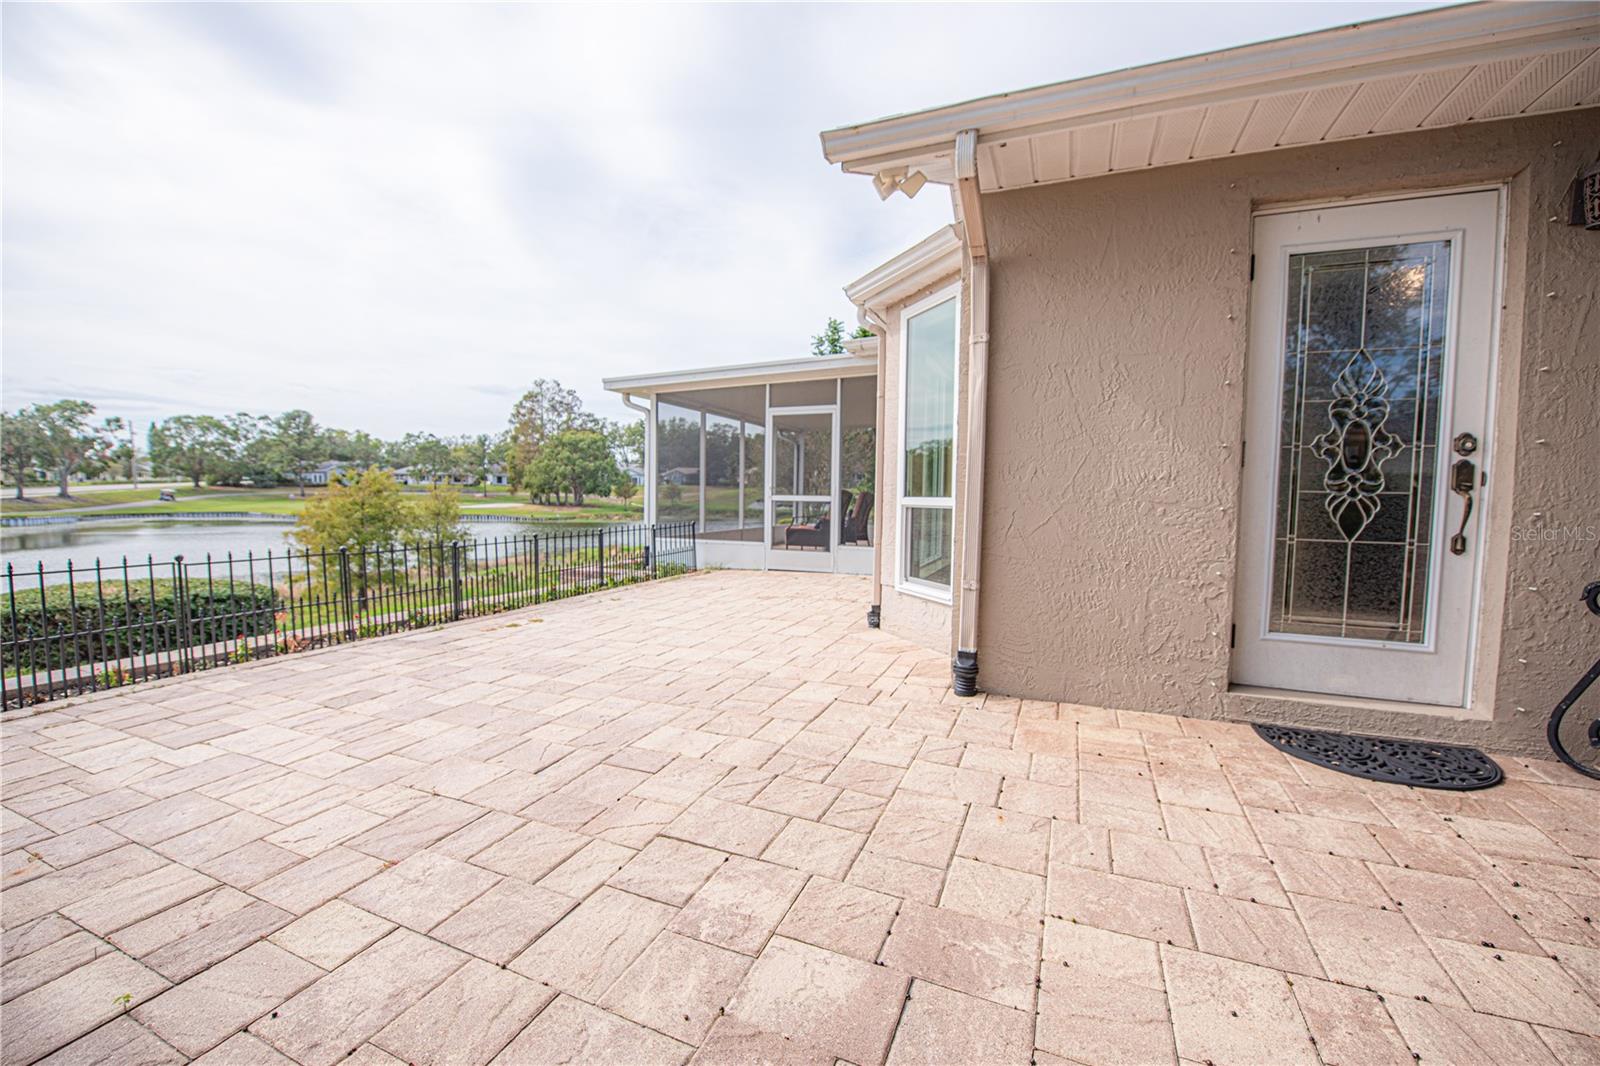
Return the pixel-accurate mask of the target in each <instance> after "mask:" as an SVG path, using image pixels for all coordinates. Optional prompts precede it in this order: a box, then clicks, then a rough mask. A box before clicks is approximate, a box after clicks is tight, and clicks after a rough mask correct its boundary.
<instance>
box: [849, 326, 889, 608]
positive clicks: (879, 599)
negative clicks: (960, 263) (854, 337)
mask: <svg viewBox="0 0 1600 1066" xmlns="http://www.w3.org/2000/svg"><path fill="white" fill-rule="evenodd" d="M856 321H858V322H860V323H861V324H862V325H863V326H865V327H867V328H868V329H870V330H873V331H874V332H875V333H877V335H878V421H877V426H878V430H879V431H878V433H877V434H876V436H877V438H878V440H877V449H876V451H877V455H876V457H875V458H874V460H873V462H874V463H876V464H877V465H876V466H875V467H874V468H873V474H872V483H873V485H875V486H876V487H877V489H878V497H879V499H880V500H881V499H882V498H883V432H882V430H883V404H884V392H883V378H884V373H885V371H886V370H887V367H886V366H885V363H886V362H887V355H886V349H887V345H888V341H889V326H888V324H887V323H886V322H884V320H883V319H882V318H880V317H879V316H878V315H875V314H873V313H872V312H871V311H869V310H867V309H866V308H865V307H863V308H861V309H860V310H859V311H858V312H857V314H856ZM882 619H883V507H882V506H880V505H879V504H877V503H874V504H873V507H872V605H871V606H869V607H868V608H867V628H868V629H877V628H878V626H879V625H880V624H881V622H882Z"/></svg>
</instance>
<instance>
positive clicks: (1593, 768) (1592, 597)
mask: <svg viewBox="0 0 1600 1066" xmlns="http://www.w3.org/2000/svg"><path fill="white" fill-rule="evenodd" d="M1582 599H1583V602H1584V605H1585V606H1586V607H1588V608H1589V612H1590V613H1591V614H1600V581H1591V582H1590V583H1589V584H1588V586H1587V587H1586V588H1584V590H1583V596H1582ZM1597 680H1600V659H1596V660H1595V661H1594V665H1592V666H1590V667H1589V672H1588V673H1586V674H1584V675H1583V676H1582V677H1580V678H1578V683H1577V684H1576V685H1573V686H1572V690H1571V691H1570V692H1568V693H1567V694H1566V695H1565V696H1563V697H1562V698H1561V702H1560V703H1558V704H1556V709H1555V710H1553V711H1551V712H1550V722H1549V724H1548V725H1546V726H1545V732H1544V735H1545V739H1546V740H1547V741H1549V742H1550V747H1551V748H1552V749H1554V750H1555V753H1556V756H1557V757H1558V758H1560V760H1561V761H1562V762H1564V763H1566V764H1567V765H1568V766H1570V767H1572V768H1573V769H1574V770H1576V771H1578V773H1580V774H1583V775H1584V776H1585V777H1592V778H1595V779H1596V780H1600V709H1594V708H1593V707H1591V709H1590V710H1589V711H1588V712H1587V714H1588V725H1587V726H1585V725H1584V716H1583V713H1578V714H1574V713H1573V710H1572V705H1573V704H1575V703H1577V702H1578V700H1579V699H1580V698H1581V697H1582V696H1583V694H1584V693H1585V692H1587V691H1589V686H1590V685H1592V684H1594V683H1595V681H1597ZM1568 716H1571V717H1572V719H1573V721H1571V722H1568V721H1567V718H1568ZM1563 733H1565V734H1566V735H1567V737H1569V738H1570V739H1571V742H1572V743H1571V746H1569V745H1568V742H1567V740H1565V739H1563V735H1562V734H1563ZM1573 747H1577V749H1578V750H1576V751H1574V750H1572V749H1573ZM1585 758H1586V759H1588V762H1584V761H1583V760H1584V759H1585Z"/></svg>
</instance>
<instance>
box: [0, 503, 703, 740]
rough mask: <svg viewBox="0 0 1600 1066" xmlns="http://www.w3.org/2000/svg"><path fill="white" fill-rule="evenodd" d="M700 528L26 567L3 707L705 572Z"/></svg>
mask: <svg viewBox="0 0 1600 1066" xmlns="http://www.w3.org/2000/svg"><path fill="white" fill-rule="evenodd" d="M696 532H697V531H696V523H694V522H673V523H657V524H654V525H629V526H604V527H600V528H596V529H584V530H572V531H570V532H568V531H562V532H555V533H538V534H530V535H526V536H506V537H491V538H482V539H472V540H464V541H453V542H450V543H443V542H441V543H435V544H420V545H418V544H410V545H399V544H397V545H394V546H392V547H383V548H362V549H355V550H347V549H340V550H338V551H310V550H296V549H289V550H286V551H283V552H268V553H266V554H264V555H256V554H254V553H250V554H246V555H245V556H243V557H237V556H234V555H231V554H230V555H228V556H227V557H226V558H220V559H218V558H212V557H211V556H209V555H208V556H207V557H206V558H205V559H203V560H193V559H185V558H184V557H183V556H181V555H180V556H177V557H175V558H173V559H171V560H168V561H161V562H158V561H156V560H155V559H153V558H150V557H146V559H145V561H144V562H142V563H141V562H130V561H129V560H127V559H126V558H124V559H123V560H122V561H121V562H120V563H115V564H109V565H108V564H106V563H103V562H102V561H100V560H98V559H97V560H96V561H95V562H94V564H93V565H92V566H87V567H77V566H74V565H73V564H72V563H71V562H68V563H67V565H66V566H65V567H63V568H57V569H46V568H45V566H44V565H43V564H42V563H41V564H40V565H39V566H38V567H37V568H35V569H34V570H29V571H17V570H16V569H15V568H14V567H13V566H12V564H10V563H8V564H6V568H5V590H4V600H5V602H4V603H3V604H0V706H3V707H7V708H10V707H20V706H26V705H28V704H33V703H40V702H43V701H46V700H51V699H58V698H60V697H63V696H71V695H77V694H80V693H84V692H93V691H96V690H99V689H105V688H119V687H121V686H123V685H128V684H133V683H135V682H139V681H146V680H150V679H153V678H158V677H170V676H173V675H176V674H186V673H191V672H194V671H197V670H205V669H208V668H210V667H213V666H221V665H225V664H228V663H238V662H248V661H250V660H252V659H262V658H268V657H270V656H274V655H285V654H290V653H293V652H298V651H305V650H308V649H310V648H318V647H326V646H328V645H332V644H342V643H345V642H348V641H352V640H360V639H362V638H365V637H374V636H381V635H383V634H385V633H397V632H401V631H404V630H410V629H419V628H422V627H424V626H431V625H437V624H439V623H442V622H451V621H456V620H458V619H462V618H470V617H473V616H476V615H485V614H494V613H496V612H499V611H508V610H512V609H514V608H517V607H527V606H530V605H532V604H538V603H547V602H549V601H551V600H559V599H564V598H566V597H568V596H576V595H580V594H582V593H585V592H591V591H595V590H597V589H607V588H616V587H617V586H620V585H630V584H634V583H636V582H640V581H649V580H651V579H653V578H658V577H666V576H670V575H673V574H679V573H684V572H686V571H689V570H693V569H695V567H696V565H697V563H698V559H697V553H696Z"/></svg>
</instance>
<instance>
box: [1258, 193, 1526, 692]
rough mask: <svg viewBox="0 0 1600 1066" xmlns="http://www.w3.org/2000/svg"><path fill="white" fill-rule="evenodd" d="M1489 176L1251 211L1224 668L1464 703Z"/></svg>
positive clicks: (1489, 344)
mask: <svg viewBox="0 0 1600 1066" xmlns="http://www.w3.org/2000/svg"><path fill="white" fill-rule="evenodd" d="M1499 216H1500V210H1499V194H1498V193H1496V192H1475V193H1459V194H1454V195H1444V196H1431V197H1426V198H1421V199H1409V200H1396V201H1390V202H1386V203H1374V204H1360V205H1351V206H1345V207H1329V208H1320V209H1315V210H1306V211H1296V212H1292V213H1282V214H1270V215H1262V216H1260V217H1258V218H1257V219H1256V222H1255V239H1254V252H1255V257H1256V259H1255V284H1254V286H1253V290H1252V294H1251V305H1250V314H1251V320H1250V353H1249V364H1248V367H1249V372H1248V387H1249V391H1248V397H1247V401H1246V402H1247V408H1246V411H1247V413H1246V440H1245V456H1244V485H1243V490H1244V494H1243V508H1242V512H1241V515H1240V523H1241V524H1240V554H1239V596H1238V599H1237V613H1236V618H1235V648H1234V659H1233V680H1234V681H1235V682H1236V683H1238V684H1244V685H1260V686H1267V687H1272V688H1282V689H1297V690H1302V691H1310V692H1322V693H1332V694H1337V695H1346V696H1357V697H1370V698H1376V699H1385V700H1404V701H1409V702H1416V703H1427V704H1438V705H1443V706H1450V707H1461V706H1465V705H1466V703H1467V695H1468V678H1469V675H1470V671H1471V657H1472V648H1473V642H1474V627H1475V620H1476V618H1477V600H1478V571H1479V560H1480V558H1481V557H1482V554H1483V530H1484V529H1485V528H1487V527H1486V525H1485V524H1484V521H1483V516H1484V505H1483V495H1484V491H1485V488H1486V487H1487V485H1489V484H1492V482H1493V478H1492V476H1490V472H1488V471H1487V469H1486V464H1487V457H1488V455H1489V451H1490V447H1489V445H1490V441H1489V432H1490V426H1489V407H1490V386H1491V374H1492V369H1493V350H1494V323H1495V308H1496V307H1497V306H1498V302H1499V301H1498V293H1497V278H1498V271H1499V266H1498V263H1499V242H1500V238H1499Z"/></svg>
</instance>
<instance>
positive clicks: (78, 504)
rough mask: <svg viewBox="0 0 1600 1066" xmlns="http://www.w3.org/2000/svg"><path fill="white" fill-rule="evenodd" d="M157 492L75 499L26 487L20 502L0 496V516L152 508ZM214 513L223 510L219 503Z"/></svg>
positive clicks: (193, 496) (200, 493)
mask: <svg viewBox="0 0 1600 1066" xmlns="http://www.w3.org/2000/svg"><path fill="white" fill-rule="evenodd" d="M175 491H176V492H177V496H178V499H179V500H188V502H189V504H190V505H191V506H193V505H194V504H195V503H196V502H198V501H202V500H204V499H206V498H207V497H210V496H220V495H222V494H224V493H226V494H230V495H232V494H237V493H240V492H249V491H250V490H248V489H229V488H211V487H209V486H207V487H205V488H200V489H192V488H182V489H177V490H175ZM161 493H162V490H161V489H134V488H127V489H106V490H105V491H103V492H83V493H79V494H78V495H76V496H68V497H66V498H64V499H63V498H62V497H60V496H57V495H55V493H54V492H52V491H51V490H50V489H47V488H30V489H29V490H28V495H27V496H26V497H24V498H23V499H20V500H18V499H16V498H15V497H14V496H11V495H6V496H4V497H0V514H3V515H5V516H6V517H7V518H16V517H19V516H22V515H35V514H57V513H70V512H72V511H79V510H83V509H84V508H88V507H111V506H116V507H124V506H126V507H129V508H130V509H131V508H134V507H135V505H139V504H150V505H152V506H154V505H156V504H157V503H158V502H159V501H160V498H161ZM217 509H218V510H227V509H228V508H225V507H222V506H221V505H220V504H218V506H217Z"/></svg>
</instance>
